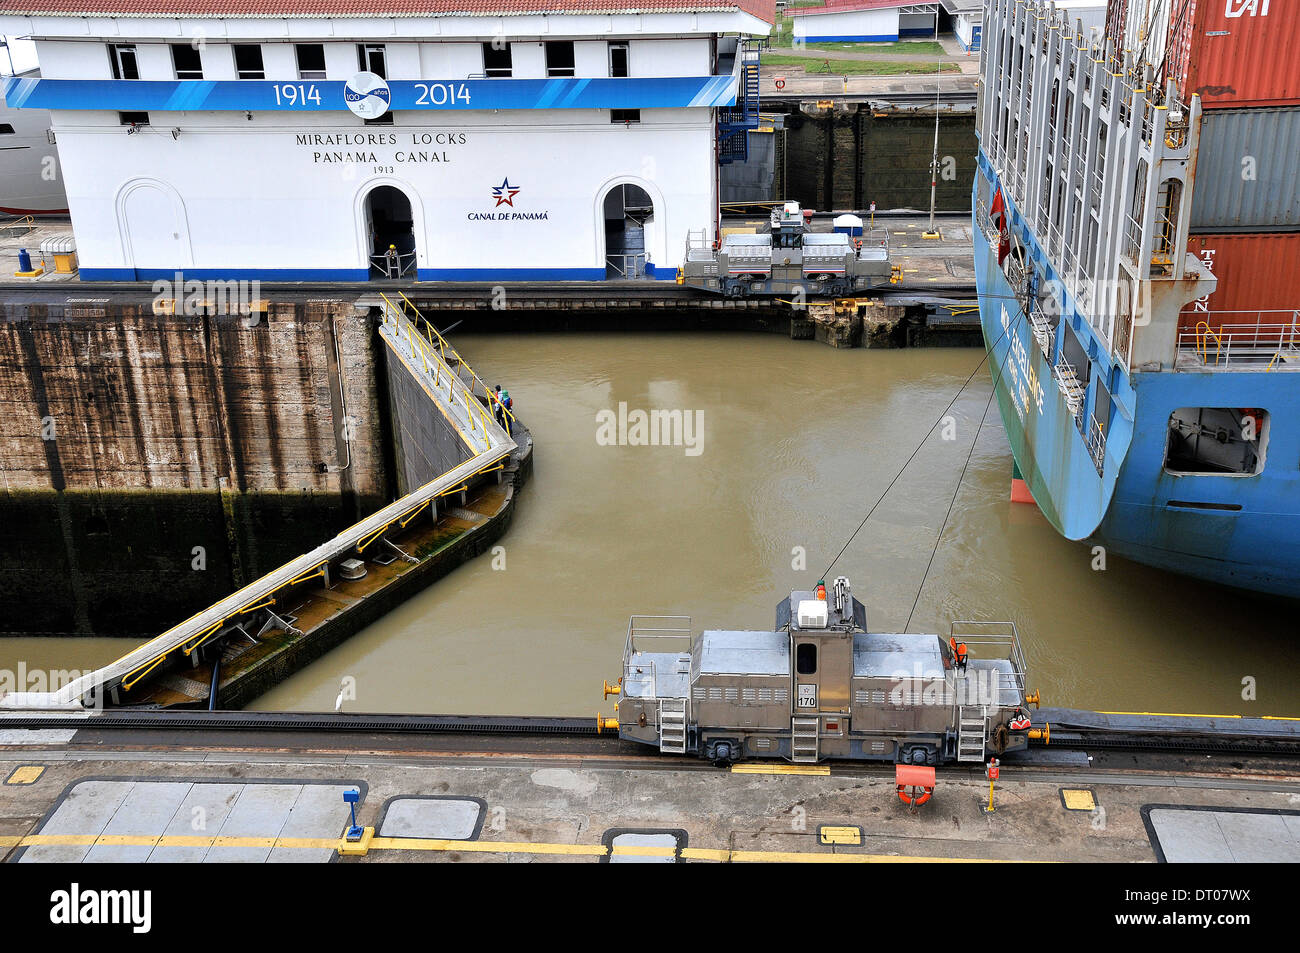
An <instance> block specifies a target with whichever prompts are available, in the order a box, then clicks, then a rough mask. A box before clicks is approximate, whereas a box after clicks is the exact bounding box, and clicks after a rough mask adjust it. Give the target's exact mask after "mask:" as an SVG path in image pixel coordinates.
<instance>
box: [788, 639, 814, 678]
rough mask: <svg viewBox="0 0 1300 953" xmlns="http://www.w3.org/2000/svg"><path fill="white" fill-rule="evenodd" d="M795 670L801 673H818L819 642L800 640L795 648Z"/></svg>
mask: <svg viewBox="0 0 1300 953" xmlns="http://www.w3.org/2000/svg"><path fill="white" fill-rule="evenodd" d="M794 670H795V671H796V672H798V673H799V674H800V675H815V674H817V644H816V643H815V642H800V643H799V644H798V645H797V646H795V650H794Z"/></svg>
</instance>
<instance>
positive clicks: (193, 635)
mask: <svg viewBox="0 0 1300 953" xmlns="http://www.w3.org/2000/svg"><path fill="white" fill-rule="evenodd" d="M385 301H386V302H387V303H388V304H389V305H391V301H388V299H387V298H385ZM412 307H414V305H412ZM389 310H390V311H391V310H392V308H391V307H390V309H389ZM388 317H389V315H387V314H386V315H385V318H386V320H387V319H388ZM408 330H409V329H408ZM434 334H435V335H436V337H437V339H438V340H439V341H441V342H442V345H443V346H444V347H445V348H446V349H447V351H448V352H449V353H451V354H453V355H455V351H454V349H452V348H451V346H450V345H448V344H446V342H445V340H444V339H442V337H441V335H438V334H437V331H436V329H434ZM426 345H428V347H427V350H426V351H425V352H424V353H425V354H426V356H427V357H428V359H429V360H430V361H432V362H433V363H434V372H435V374H436V375H438V376H440V377H443V378H455V379H456V380H457V381H460V377H459V375H457V374H456V373H455V372H453V371H452V369H451V367H450V366H449V365H448V364H447V363H446V362H445V361H444V360H443V358H442V355H441V354H440V353H439V352H438V350H437V349H436V348H434V347H433V346H432V345H431V344H429V342H428V341H427V340H426ZM455 356H456V357H457V358H459V355H455ZM465 366H466V367H468V365H465ZM471 374H472V371H471ZM474 380H475V381H478V378H477V376H475V377H474ZM478 383H479V385H481V386H485V385H482V382H481V381H478ZM460 384H461V388H462V390H464V391H466V392H469V389H468V386H467V385H466V384H465V383H464V382H463V381H460ZM450 386H451V385H449V387H450ZM471 400H472V402H473V403H474V404H475V405H478V404H479V402H478V401H477V400H473V398H472V394H471ZM480 406H481V405H480ZM481 423H482V426H483V435H484V440H485V446H486V449H484V450H482V451H481V452H478V453H476V454H475V455H474V456H472V457H470V458H469V459H468V460H466V461H464V462H463V463H461V464H459V465H457V466H455V467H453V468H452V469H450V470H448V471H447V472H446V473H443V474H442V475H440V476H438V477H436V478H434V479H433V480H430V481H429V482H428V483H426V484H424V485H423V486H421V487H419V488H418V489H416V490H414V491H412V492H411V493H408V494H407V495H406V496H404V497H402V498H400V499H398V500H396V501H394V502H393V503H390V504H388V505H387V506H385V507H383V508H382V509H380V510H378V511H376V512H375V513H372V514H371V515H370V516H368V517H366V518H365V519H363V520H361V521H360V522H357V523H355V524H353V525H352V526H350V527H348V528H347V529H345V530H343V531H342V532H341V533H339V534H338V535H337V536H335V537H334V538H333V539H331V540H329V541H328V542H326V543H323V544H321V545H320V546H317V547H316V548H315V549H313V550H311V551H310V552H307V553H304V554H302V555H301V556H298V557H296V558H295V559H292V560H290V561H289V562H287V563H285V564H284V565H282V566H280V567H279V568H277V569H274V570H272V571H271V572H269V573H267V574H266V575H264V576H262V577H261V578H259V579H256V580H254V581H253V582H251V583H249V584H248V585H246V586H244V587H243V588H242V589H240V590H238V591H237V592H235V593H234V594H232V595H230V596H227V597H226V598H225V599H222V600H221V601H219V602H217V603H216V604H215V605H212V606H210V607H208V608H207V609H204V610H203V611H202V612H199V613H196V614H195V615H193V616H191V617H190V618H188V619H186V620H185V621H184V622H182V623H180V624H179V625H176V626H173V627H172V628H170V629H168V630H167V631H166V632H164V633H162V634H161V635H159V636H157V637H156V638H154V639H151V640H150V641H148V642H146V643H145V644H144V645H141V646H138V647H137V648H135V649H133V650H132V651H130V652H128V653H127V654H125V655H123V656H122V657H121V658H119V659H117V660H116V661H114V662H110V663H109V664H108V665H106V666H104V667H103V668H100V669H98V670H97V671H94V672H90V673H87V674H85V675H83V676H81V677H80V678H77V679H75V680H73V681H71V682H69V683H67V684H66V685H63V686H61V687H59V688H57V689H55V690H52V691H49V692H10V693H8V694H5V695H2V696H0V709H80V708H85V707H99V706H101V705H102V704H103V703H104V699H105V697H106V696H107V695H108V694H109V693H110V692H115V691H117V690H118V689H120V690H121V691H122V692H127V691H130V690H131V689H132V688H133V687H134V686H135V685H137V684H138V683H139V682H140V681H142V680H143V679H144V678H146V677H147V676H148V675H149V674H151V673H152V672H154V671H156V670H157V669H158V668H160V667H161V666H162V665H163V664H164V663H165V662H166V661H167V660H168V659H169V658H172V659H173V660H175V659H176V658H180V657H189V656H191V655H192V654H193V653H194V652H195V651H196V650H197V649H198V648H199V647H201V646H202V645H204V644H206V643H208V642H210V641H212V640H213V639H214V638H217V637H219V636H221V635H223V634H226V633H228V632H229V631H234V630H235V629H236V628H237V627H240V626H242V625H243V624H244V622H245V621H248V620H250V619H256V618H257V616H256V615H255V613H265V615H264V617H263V619H264V621H263V623H262V630H263V631H265V630H266V629H267V628H270V627H271V626H272V624H274V625H276V626H279V627H283V628H289V627H290V624H289V623H288V622H287V621H286V620H285V619H284V618H283V617H282V616H280V615H279V614H277V612H276V607H277V601H278V599H279V597H280V596H281V595H282V594H283V593H285V592H286V591H288V590H290V589H293V588H294V587H295V586H299V585H302V584H303V583H305V582H308V581H311V580H312V579H318V578H319V579H323V580H324V582H325V583H326V585H328V583H329V569H330V566H331V564H332V563H333V562H334V561H336V560H341V559H344V558H348V557H349V555H350V554H351V553H353V552H354V551H355V552H357V553H363V552H364V551H365V549H366V548H367V547H369V546H370V545H371V544H373V543H374V542H375V541H377V540H379V539H381V538H383V536H384V534H385V533H387V532H388V531H389V530H391V529H392V528H393V527H394V526H398V527H399V528H404V527H405V526H406V525H407V524H408V523H410V521H411V520H412V519H414V518H415V516H416V515H418V514H419V513H420V512H422V511H423V510H424V509H425V508H426V507H429V506H431V504H432V503H433V502H434V501H435V500H437V499H439V498H441V497H443V496H447V495H450V494H452V493H456V492H460V491H462V490H464V489H467V488H468V486H469V481H470V480H472V479H473V478H475V477H477V476H479V475H481V474H486V473H491V472H493V471H495V470H500V469H502V468H503V467H504V461H505V459H506V458H507V457H508V456H509V455H510V453H511V452H512V451H513V450H514V449H515V446H516V444H515V442H514V440H513V439H511V437H510V436H509V434H507V433H506V432H505V431H504V430H502V429H501V428H500V427H498V426H497V425H496V422H495V421H494V420H493V421H488V420H482V421H481ZM174 653H176V654H175V655H174Z"/></svg>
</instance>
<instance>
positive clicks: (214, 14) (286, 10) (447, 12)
mask: <svg viewBox="0 0 1300 953" xmlns="http://www.w3.org/2000/svg"><path fill="white" fill-rule="evenodd" d="M16 6H17V7H18V9H11V10H6V11H4V12H5V14H6V15H8V16H93V17H139V18H154V17H168V18H170V17H207V18H214V19H222V18H238V19H246V18H258V19H270V18H284V17H320V18H329V17H448V16H470V17H485V16H527V15H529V14H590V13H600V14H613V13H626V14H637V13H730V12H732V11H740V12H743V13H748V14H750V15H751V16H755V17H758V18H759V19H760V20H763V21H765V22H767V23H773V22H775V21H776V3H775V0H26V2H23V0H19V3H18V4H16Z"/></svg>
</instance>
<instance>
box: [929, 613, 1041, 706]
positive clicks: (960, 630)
mask: <svg viewBox="0 0 1300 953" xmlns="http://www.w3.org/2000/svg"><path fill="white" fill-rule="evenodd" d="M948 639H949V642H950V643H951V642H954V641H955V642H964V643H965V644H966V649H967V651H968V652H969V653H970V657H971V658H973V659H993V660H1006V661H1008V662H1010V663H1011V671H1009V672H1003V671H999V672H998V688H999V689H1000V690H1002V691H1011V692H1015V693H1016V697H1017V698H1020V699H1022V700H1023V699H1024V697H1025V671H1026V667H1025V655H1024V650H1023V649H1022V648H1021V646H1020V631H1019V630H1018V629H1017V628H1016V624H1015V623H1014V622H977V621H972V620H967V619H963V620H959V621H956V622H953V623H952V624H951V625H950V626H949V627H948Z"/></svg>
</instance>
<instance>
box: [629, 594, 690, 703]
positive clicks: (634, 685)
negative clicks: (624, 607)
mask: <svg viewBox="0 0 1300 953" xmlns="http://www.w3.org/2000/svg"><path fill="white" fill-rule="evenodd" d="M692 631H693V630H692V628H691V617H690V616H688V615H634V616H632V617H631V618H630V619H628V623H627V640H626V642H624V644H623V693H624V694H625V695H628V696H629V697H631V696H633V695H637V696H639V697H646V698H658V697H659V689H658V683H657V673H656V671H655V664H654V660H653V659H647V658H644V657H642V658H640V660H639V661H638V660H637V658H638V656H644V655H645V654H646V653H667V654H679V655H680V654H686V653H689V652H690V651H691V648H692V646H693V637H692V634H691V633H692ZM630 689H631V691H630Z"/></svg>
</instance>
